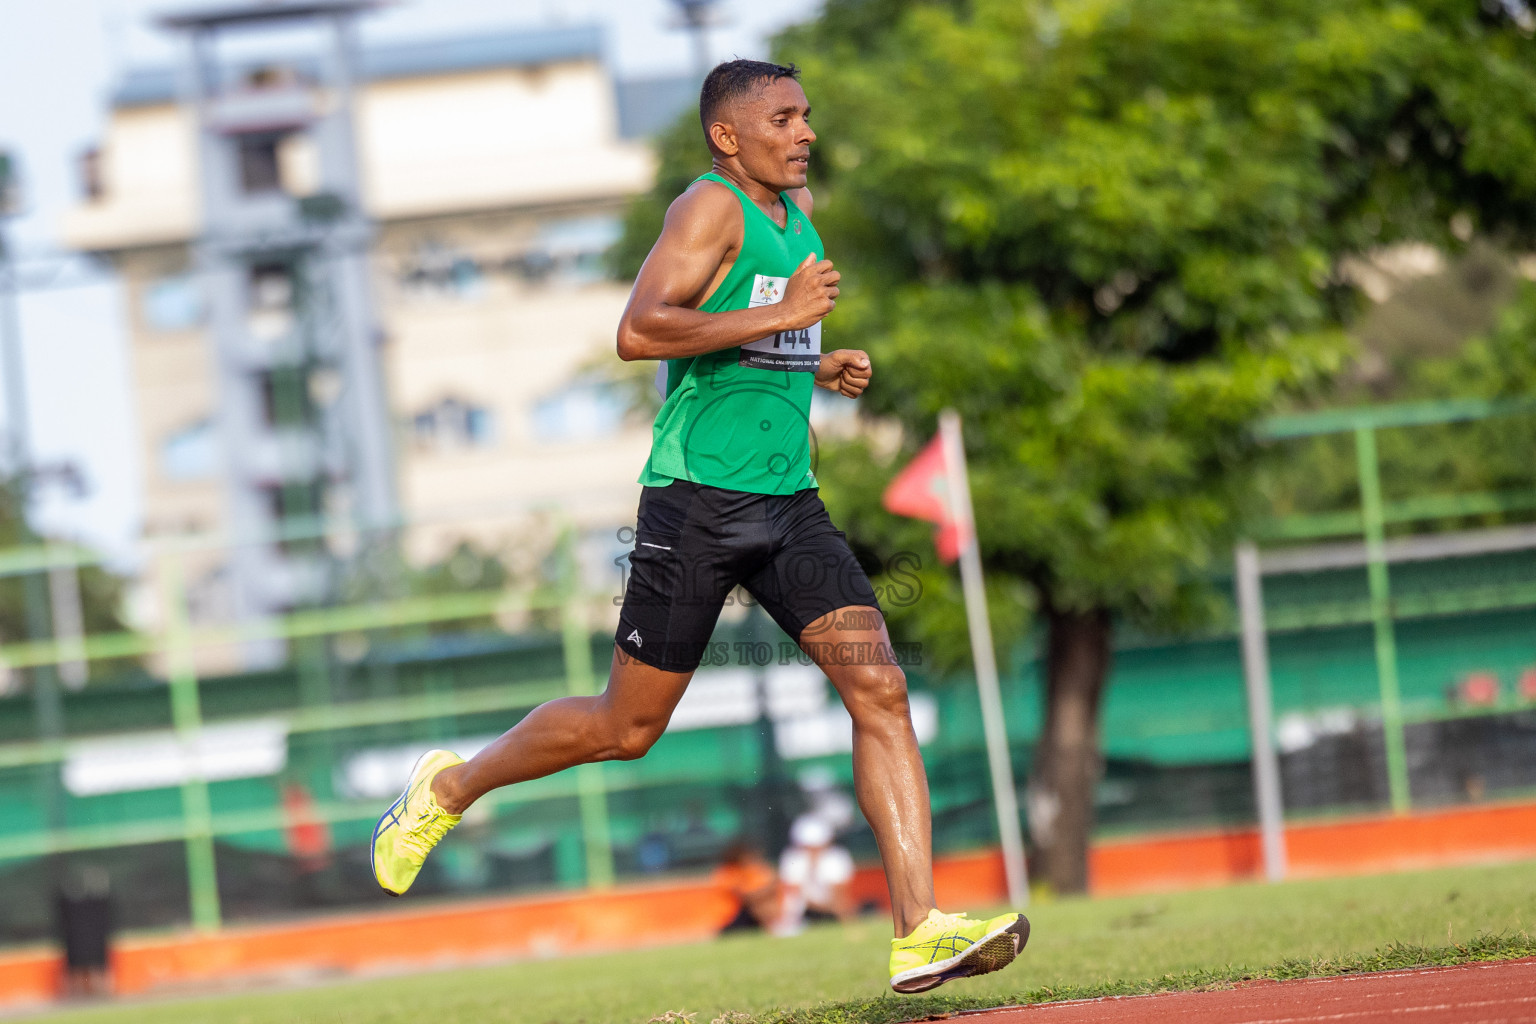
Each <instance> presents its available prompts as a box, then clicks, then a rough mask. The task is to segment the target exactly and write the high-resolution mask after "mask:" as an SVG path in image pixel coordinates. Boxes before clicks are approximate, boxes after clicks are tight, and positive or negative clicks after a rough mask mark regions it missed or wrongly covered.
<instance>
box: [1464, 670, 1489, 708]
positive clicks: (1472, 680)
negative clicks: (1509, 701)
mask: <svg viewBox="0 0 1536 1024" xmlns="http://www.w3.org/2000/svg"><path fill="white" fill-rule="evenodd" d="M1456 702H1457V703H1458V704H1464V705H1467V706H1469V707H1492V706H1493V705H1495V704H1497V703H1498V702H1499V677H1498V676H1496V675H1494V674H1493V673H1492V672H1473V673H1471V674H1469V675H1468V676H1467V677H1466V678H1464V679H1462V680H1461V682H1460V683H1459V684H1458V685H1457V687H1456Z"/></svg>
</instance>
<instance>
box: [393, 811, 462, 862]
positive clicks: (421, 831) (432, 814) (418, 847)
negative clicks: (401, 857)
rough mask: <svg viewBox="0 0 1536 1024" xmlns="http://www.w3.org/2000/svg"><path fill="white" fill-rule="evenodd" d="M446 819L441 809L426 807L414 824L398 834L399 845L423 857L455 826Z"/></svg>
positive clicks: (444, 812)
mask: <svg viewBox="0 0 1536 1024" xmlns="http://www.w3.org/2000/svg"><path fill="white" fill-rule="evenodd" d="M448 818H449V814H448V812H447V811H445V810H443V809H442V808H439V807H428V808H427V809H426V810H423V811H422V812H421V814H419V815H417V817H416V824H414V825H412V826H411V827H410V828H408V829H405V830H404V831H402V832H401V833H400V845H401V846H408V847H410V848H411V849H412V850H413V851H415V852H416V853H418V854H420V855H421V856H423V857H425V856H426V855H427V854H428V853H429V852H430V851H431V849H432V847H434V846H436V845H437V844H438V842H439V841H440V840H441V839H442V838H443V836H445V835H447V834H448V830H449V829H451V828H453V826H454V825H455V824H456V823H455V822H452V821H449V820H448Z"/></svg>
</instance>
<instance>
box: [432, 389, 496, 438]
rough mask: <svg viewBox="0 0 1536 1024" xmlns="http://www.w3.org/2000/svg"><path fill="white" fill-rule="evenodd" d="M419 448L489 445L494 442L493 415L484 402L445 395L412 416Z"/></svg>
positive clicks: (494, 425) (494, 427) (494, 415)
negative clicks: (445, 396)
mask: <svg viewBox="0 0 1536 1024" xmlns="http://www.w3.org/2000/svg"><path fill="white" fill-rule="evenodd" d="M411 436H412V438H413V439H414V440H415V442H416V446H417V447H418V448H433V449H454V448H489V447H491V446H493V445H494V444H495V443H496V414H495V413H494V412H492V411H491V410H490V409H487V408H486V407H485V406H483V405H476V404H475V403H473V402H467V401H464V400H462V399H458V398H444V399H442V400H441V401H439V402H437V403H436V404H434V405H432V406H430V407H428V408H426V409H423V410H422V411H420V412H418V413H417V414H416V415H415V416H413V417H411Z"/></svg>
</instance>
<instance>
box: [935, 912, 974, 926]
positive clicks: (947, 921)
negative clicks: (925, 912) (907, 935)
mask: <svg viewBox="0 0 1536 1024" xmlns="http://www.w3.org/2000/svg"><path fill="white" fill-rule="evenodd" d="M939 917H940V918H941V919H942V920H941V921H940V922H939V923H940V925H941V927H944V928H963V927H965V926H966V925H968V924H970V923H971V922H970V921H968V920H966V917H965V911H963V910H962V911H960V912H959V913H958V914H946V913H944V912H943V911H942V910H941V911H939ZM929 920H932V918H930V919H929Z"/></svg>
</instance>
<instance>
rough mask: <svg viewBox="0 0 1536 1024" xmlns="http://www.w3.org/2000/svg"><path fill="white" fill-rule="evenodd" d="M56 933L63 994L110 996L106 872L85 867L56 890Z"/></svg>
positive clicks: (109, 913)
mask: <svg viewBox="0 0 1536 1024" xmlns="http://www.w3.org/2000/svg"><path fill="white" fill-rule="evenodd" d="M57 910H58V918H57V922H58V934H59V939H60V942H61V944H62V945H63V946H64V995H65V996H66V997H67V998H71V999H78V998H82V997H84V998H89V997H96V996H107V995H111V994H112V976H111V973H110V970H109V962H110V956H109V951H110V948H111V944H112V887H111V882H110V881H109V880H108V878H107V873H106V872H105V871H103V870H102V869H101V868H99V867H88V868H86V869H84V870H83V871H80V872H77V873H75V874H74V876H73V877H72V878H70V879H68V880H67V881H66V882H65V883H64V884H63V885H62V886H60V887H59V891H58V907H57Z"/></svg>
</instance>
